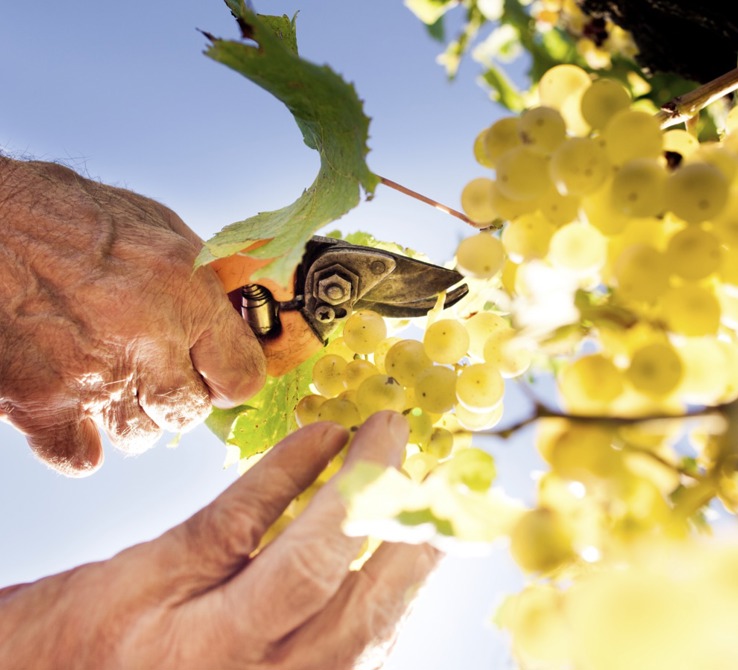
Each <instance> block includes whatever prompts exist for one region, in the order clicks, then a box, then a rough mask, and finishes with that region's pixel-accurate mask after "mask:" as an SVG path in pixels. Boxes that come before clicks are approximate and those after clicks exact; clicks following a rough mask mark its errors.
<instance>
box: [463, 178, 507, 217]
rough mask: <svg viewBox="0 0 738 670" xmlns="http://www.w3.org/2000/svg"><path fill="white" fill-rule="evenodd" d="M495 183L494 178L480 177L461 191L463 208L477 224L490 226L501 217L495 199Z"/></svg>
mask: <svg viewBox="0 0 738 670" xmlns="http://www.w3.org/2000/svg"><path fill="white" fill-rule="evenodd" d="M494 184H495V182H494V181H493V180H492V179H488V178H487V177H478V178H477V179H472V180H471V181H470V182H469V183H468V184H467V185H466V186H464V188H463V190H462V191H461V209H463V210H464V213H465V214H466V215H467V216H468V217H469V218H470V219H471V220H472V222H473V223H474V224H475V225H478V226H481V227H483V226H488V225H489V224H491V223H492V222H493V221H494V220H495V219H496V218H498V217H499V214H498V212H497V209H496V208H495V206H494V200H493V189H494Z"/></svg>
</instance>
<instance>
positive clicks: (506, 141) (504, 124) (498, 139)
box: [483, 116, 522, 167]
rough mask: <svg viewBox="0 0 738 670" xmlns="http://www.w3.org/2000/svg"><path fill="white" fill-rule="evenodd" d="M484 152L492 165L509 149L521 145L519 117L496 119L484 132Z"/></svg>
mask: <svg viewBox="0 0 738 670" xmlns="http://www.w3.org/2000/svg"><path fill="white" fill-rule="evenodd" d="M483 142H484V154H485V156H486V158H487V161H488V163H489V164H490V166H491V167H494V166H495V164H496V163H497V159H498V158H499V157H500V156H502V154H504V153H505V152H506V151H507V150H508V149H513V148H514V147H517V146H520V145H521V144H522V140H521V139H520V135H519V134H518V118H517V117H516V116H507V117H504V118H502V119H499V120H497V121H495V122H494V123H493V124H492V125H491V126H490V127H489V128H487V130H486V131H485V133H484V140H483Z"/></svg>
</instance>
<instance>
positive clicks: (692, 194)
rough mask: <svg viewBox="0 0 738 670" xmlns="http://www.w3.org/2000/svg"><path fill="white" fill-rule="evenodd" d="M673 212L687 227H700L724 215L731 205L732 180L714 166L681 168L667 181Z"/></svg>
mask: <svg viewBox="0 0 738 670" xmlns="http://www.w3.org/2000/svg"><path fill="white" fill-rule="evenodd" d="M666 200H667V202H668V203H669V209H670V210H671V211H672V212H674V214H676V215H677V216H678V217H679V218H680V219H683V220H684V221H686V222H687V223H700V222H701V221H706V220H708V219H712V218H714V217H716V216H718V215H719V214H720V212H721V211H722V209H723V207H724V206H725V204H726V202H727V201H728V179H727V178H726V176H725V175H724V174H723V173H722V172H721V171H720V170H719V169H718V168H717V167H715V166H714V165H711V164H710V163H690V164H688V165H684V166H682V167H679V168H677V169H676V170H674V172H672V173H671V174H670V175H669V178H668V180H667V181H666Z"/></svg>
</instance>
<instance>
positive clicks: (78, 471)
mask: <svg viewBox="0 0 738 670" xmlns="http://www.w3.org/2000/svg"><path fill="white" fill-rule="evenodd" d="M26 439H27V440H28V444H29V446H30V447H31V449H32V450H33V452H34V454H36V456H37V457H38V458H39V459H41V460H42V461H44V462H45V463H46V464H47V465H49V466H51V467H52V468H54V470H57V471H58V472H61V473H62V474H64V475H67V476H68V477H86V476H87V475H90V474H92V473H93V472H94V471H95V470H97V469H98V468H99V467H100V466H101V465H102V463H103V449H102V443H101V442H100V434H99V433H98V432H97V428H96V426H95V424H94V422H93V421H92V419H89V418H80V417H79V416H77V415H72V416H71V417H65V418H64V419H62V420H61V421H59V423H56V424H53V425H51V426H48V427H45V428H44V429H43V430H41V431H37V432H36V431H34V432H32V433H29V434H27V436H26Z"/></svg>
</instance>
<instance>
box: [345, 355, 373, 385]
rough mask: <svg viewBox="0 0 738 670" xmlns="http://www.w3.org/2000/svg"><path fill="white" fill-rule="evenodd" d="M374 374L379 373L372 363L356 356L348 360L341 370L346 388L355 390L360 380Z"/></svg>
mask: <svg viewBox="0 0 738 670" xmlns="http://www.w3.org/2000/svg"><path fill="white" fill-rule="evenodd" d="M376 374H380V372H379V369H378V368H377V366H376V365H374V363H370V362H369V361H365V360H363V359H361V358H357V359H356V360H353V361H349V362H348V364H347V365H346V369H345V370H344V372H343V377H344V380H345V382H346V388H347V389H353V390H355V389H357V388H359V386H360V385H361V382H363V381H364V380H365V379H367V378H368V377H371V376H372V375H376Z"/></svg>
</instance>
